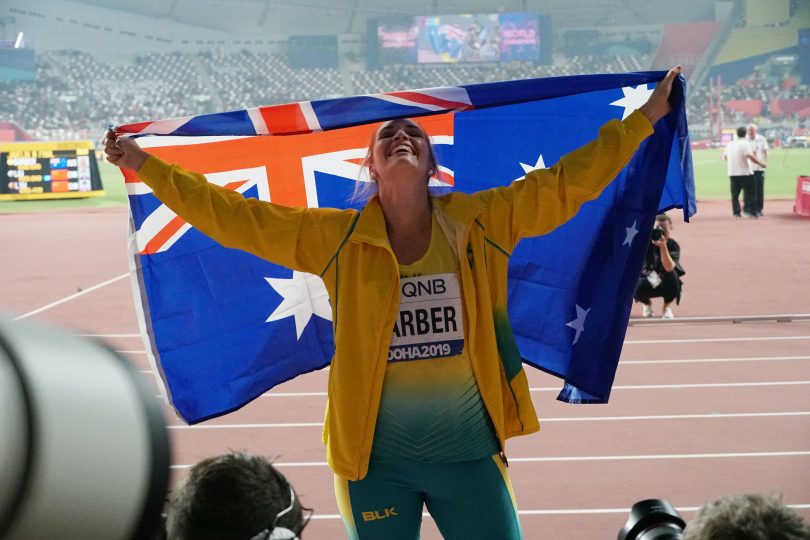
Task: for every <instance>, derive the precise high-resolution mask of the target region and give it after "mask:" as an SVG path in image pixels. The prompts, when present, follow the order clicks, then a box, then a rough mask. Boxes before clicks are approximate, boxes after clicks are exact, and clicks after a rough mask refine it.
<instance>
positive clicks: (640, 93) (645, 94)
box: [611, 84, 653, 120]
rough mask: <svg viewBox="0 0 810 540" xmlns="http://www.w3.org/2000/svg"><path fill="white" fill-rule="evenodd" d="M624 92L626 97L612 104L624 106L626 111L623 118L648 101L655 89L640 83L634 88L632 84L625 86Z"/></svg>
mask: <svg viewBox="0 0 810 540" xmlns="http://www.w3.org/2000/svg"><path fill="white" fill-rule="evenodd" d="M622 93H623V94H624V97H623V98H621V99H617V100H616V101H614V102H613V103H611V105H615V106H616V107H624V113H622V120H624V119H625V118H627V117H628V116H630V113H632V112H633V111H635V110H636V109H638V108H639V107H641V106H642V105H644V104H645V103H647V100H648V99H650V96H651V95H652V93H653V91H652V89H651V88H650V89H648V88H647V85H646V84H640V85H638V86H636V87H635V88H633V87H632V86H625V87H624V88H622Z"/></svg>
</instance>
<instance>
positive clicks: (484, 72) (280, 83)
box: [0, 50, 649, 140]
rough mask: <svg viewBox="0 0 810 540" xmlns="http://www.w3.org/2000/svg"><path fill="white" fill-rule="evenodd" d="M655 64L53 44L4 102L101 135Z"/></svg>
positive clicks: (4, 87) (36, 122)
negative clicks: (339, 64)
mask: <svg viewBox="0 0 810 540" xmlns="http://www.w3.org/2000/svg"><path fill="white" fill-rule="evenodd" d="M648 63H649V57H643V56H634V55H628V56H575V57H570V58H558V59H557V62H556V63H555V64H553V65H549V66H542V65H532V64H523V63H514V64H495V65H485V66H473V65H465V66H450V67H447V66H442V67H437V68H430V67H424V66H399V65H398V66H388V67H386V68H385V69H383V70H380V71H355V72H352V73H351V74H350V76H349V77H348V80H344V76H343V74H341V72H340V71H339V70H337V69H327V68H312V69H292V68H290V67H289V65H288V64H287V62H286V60H285V57H284V55H280V54H270V53H255V52H249V51H246V50H243V51H239V52H233V53H226V52H218V51H213V52H202V53H197V54H190V53H188V54H187V53H149V54H145V55H141V56H138V57H136V58H135V60H134V62H130V63H124V64H120V63H119V64H112V63H109V62H106V61H104V60H102V59H99V58H97V57H95V56H93V55H91V54H90V53H87V52H80V51H73V50H62V51H50V52H45V53H42V54H40V55H39V56H38V59H37V64H38V68H37V82H35V83H0V91H2V92H3V94H4V95H6V96H8V99H6V100H4V101H3V102H2V103H0V121H4V120H8V121H10V120H14V121H16V122H18V123H19V124H20V125H21V126H22V127H23V128H24V129H25V130H26V131H27V132H29V133H30V134H31V135H32V136H33V137H34V138H35V139H43V140H57V139H88V138H89V139H91V140H95V139H97V138H98V137H100V135H101V133H102V131H103V130H104V128H105V126H106V125H107V124H109V123H130V122H138V121H142V120H144V119H146V118H149V119H154V118H173V117H178V116H187V115H194V114H203V113H206V112H212V111H214V110H234V109H241V108H245V107H254V106H259V105H272V104H275V103H286V102H291V101H300V100H315V99H326V98H331V97H338V96H343V95H350V94H365V93H376V92H387V91H394V90H404V89H409V88H429V87H435V86H448V85H456V84H472V83H482V82H490V81H498V80H508V79H518V78H530V77H552V76H562V75H574V74H581V73H619V72H626V71H639V70H644V69H647V64H648ZM347 83H348V84H347ZM45 111H48V112H47V113H45Z"/></svg>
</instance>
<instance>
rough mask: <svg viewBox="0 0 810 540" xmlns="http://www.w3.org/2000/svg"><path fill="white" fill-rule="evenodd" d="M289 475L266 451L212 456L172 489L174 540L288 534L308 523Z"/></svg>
mask: <svg viewBox="0 0 810 540" xmlns="http://www.w3.org/2000/svg"><path fill="white" fill-rule="evenodd" d="M302 510H305V509H304V508H303V507H302V506H301V502H300V501H299V500H298V497H296V495H295V491H294V490H293V488H292V486H291V485H290V484H289V482H287V479H286V478H284V476H283V475H282V474H281V473H280V472H278V471H277V470H276V469H275V468H274V467H273V465H272V463H270V461H269V460H268V459H266V458H264V457H262V456H254V455H249V454H243V453H232V454H225V455H222V456H217V457H212V458H207V459H204V460H202V461H200V462H199V463H197V464H196V465H194V467H192V468H191V472H190V473H189V475H188V477H187V478H186V479H185V480H184V481H183V483H182V484H181V485H180V486H179V487H178V488H177V489H176V490H175V491H174V492H173V493H172V495H171V499H170V501H169V507H168V510H167V515H166V535H167V538H168V539H169V540H231V539H233V540H248V539H250V540H289V539H297V538H299V537H300V535H301V530H302V529H303V528H304V526H305V525H306V523H307V521H308V519H307V520H304V517H303V512H302Z"/></svg>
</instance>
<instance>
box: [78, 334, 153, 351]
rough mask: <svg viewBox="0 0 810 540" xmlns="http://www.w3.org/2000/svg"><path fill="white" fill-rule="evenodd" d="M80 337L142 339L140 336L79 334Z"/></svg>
mask: <svg viewBox="0 0 810 540" xmlns="http://www.w3.org/2000/svg"><path fill="white" fill-rule="evenodd" d="M79 337H91V338H138V339H140V338H141V335H140V334H79ZM144 352H145V351H144Z"/></svg>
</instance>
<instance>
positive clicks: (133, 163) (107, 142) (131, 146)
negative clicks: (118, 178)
mask: <svg viewBox="0 0 810 540" xmlns="http://www.w3.org/2000/svg"><path fill="white" fill-rule="evenodd" d="M104 153H105V154H106V156H105V159H106V160H107V161H109V162H110V163H112V164H113V165H117V166H118V167H126V168H127V169H132V170H133V171H135V172H137V171H139V170H140V168H141V166H143V163H144V161H146V158H147V157H149V154H147V153H146V152H144V151H143V150H142V149H141V147H140V146H138V143H136V142H135V141H134V140H132V139H129V138H126V137H118V136H116V134H115V133H113V132H112V131H111V130H107V135H106V137H104Z"/></svg>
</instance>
